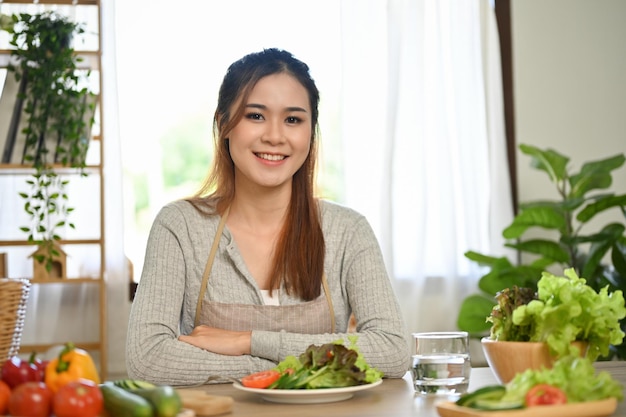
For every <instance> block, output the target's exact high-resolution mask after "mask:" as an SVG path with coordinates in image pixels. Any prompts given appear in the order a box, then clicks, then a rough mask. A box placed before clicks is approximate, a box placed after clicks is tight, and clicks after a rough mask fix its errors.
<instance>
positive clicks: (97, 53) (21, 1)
mask: <svg viewBox="0 0 626 417" xmlns="http://www.w3.org/2000/svg"><path fill="white" fill-rule="evenodd" d="M3 5H7V7H8V8H10V10H9V11H8V12H7V11H5V10H4V9H2V8H1V6H3ZM77 7H79V8H83V7H88V8H90V9H89V10H86V9H84V10H85V11H87V13H94V14H95V16H96V17H95V22H92V24H93V26H94V27H88V30H89V31H92V32H91V36H92V37H96V38H97V39H96V38H94V39H92V46H93V48H91V49H89V50H78V49H80V48H79V46H77V47H76V48H77V55H78V56H80V57H81V58H82V62H81V63H80V67H81V68H85V69H90V70H91V71H92V77H97V79H95V84H96V88H98V91H97V93H98V105H97V106H96V124H97V125H98V126H99V129H96V130H99V132H94V136H93V137H92V140H91V143H90V145H89V146H90V150H89V152H90V153H91V152H92V151H94V152H95V155H96V162H95V163H91V161H88V165H87V167H86V169H85V172H86V173H87V174H88V176H89V177H92V176H95V177H96V182H97V184H98V186H99V190H98V191H95V190H94V193H97V194H98V198H99V225H98V227H97V228H96V229H97V234H98V236H95V237H90V238H86V239H85V238H72V239H65V240H61V241H60V242H59V244H60V245H61V247H63V248H66V247H72V246H74V247H81V246H82V247H85V246H87V247H93V249H92V250H95V251H97V252H99V267H98V268H97V272H95V273H92V274H89V275H88V276H80V274H78V275H79V276H68V277H67V279H58V280H35V279H31V283H32V284H33V285H38V286H47V285H63V286H77V285H88V286H91V285H95V286H97V290H98V303H99V312H98V325H99V329H98V339H97V340H94V341H87V342H77V343H76V345H77V346H78V347H80V348H82V349H85V350H89V351H98V353H99V371H100V376H101V378H102V379H103V380H104V379H106V377H107V359H108V356H107V308H106V307H107V300H106V281H105V266H106V262H105V260H106V257H105V241H104V238H105V233H104V232H105V218H104V217H105V216H104V213H105V211H104V175H103V167H104V160H103V156H104V152H103V142H104V140H103V135H102V126H103V115H102V71H101V67H102V66H101V61H102V48H101V47H102V12H101V4H100V0H36V1H33V0H29V1H27V0H2V1H0V11H2V12H3V13H19V12H28V13H33V11H32V10H33V9H36V8H39V9H41V10H38V11H43V10H50V9H54V10H56V11H58V12H59V13H62V14H66V15H67V13H64V11H68V10H69V11H70V13H72V12H73V11H76V8H77ZM61 9H62V10H61ZM70 17H73V16H70ZM76 20H77V21H80V19H79V18H76ZM81 23H82V22H81ZM94 31H95V32H96V33H94ZM92 49H93V50H92ZM10 55H11V50H10V49H0V68H6V66H7V65H8V63H9V62H10ZM94 73H95V74H97V75H95V76H94V75H93V74H94ZM7 75H8V74H7ZM0 87H1V86H0ZM94 147H95V149H92V148H94ZM56 168H57V171H58V172H60V173H62V174H63V175H67V176H68V177H69V176H74V177H75V178H79V177H80V176H79V173H78V172H76V170H74V169H72V168H64V167H61V166H58V167H56ZM33 172H34V170H33V169H32V168H30V167H28V166H23V165H19V164H0V176H13V177H20V176H23V177H27V176H28V175H31V174H32V173H33ZM72 197H73V195H72V194H70V199H72V200H71V201H70V203H71V204H73V205H74V206H76V205H78V202H77V201H76V200H77V199H76V198H72ZM90 198H91V197H90ZM94 198H95V196H94ZM15 200H16V201H15V204H18V205H21V201H20V197H19V195H17V193H16V194H15ZM15 227H16V229H17V228H18V227H17V225H16V226H15ZM76 230H77V232H78V233H79V232H80V224H76ZM4 237H5V236H0V252H8V253H9V257H11V251H14V252H16V251H17V252H18V253H19V251H20V250H21V251H22V252H23V251H24V249H25V247H29V246H33V245H32V243H30V242H28V241H27V240H26V237H25V236H24V240H20V239H4ZM33 248H34V246H33ZM23 261H24V263H31V264H32V259H30V258H27V259H24V260H23ZM7 275H8V276H9V277H11V275H12V274H11V270H10V269H8V271H7ZM78 319H80V317H78ZM28 321H29V317H28V315H27V317H26V325H28ZM63 342H65V340H55V341H54V343H41V344H22V345H21V347H20V353H23V354H26V353H29V352H45V351H46V350H48V349H49V348H50V347H52V346H55V345H58V344H60V343H63Z"/></svg>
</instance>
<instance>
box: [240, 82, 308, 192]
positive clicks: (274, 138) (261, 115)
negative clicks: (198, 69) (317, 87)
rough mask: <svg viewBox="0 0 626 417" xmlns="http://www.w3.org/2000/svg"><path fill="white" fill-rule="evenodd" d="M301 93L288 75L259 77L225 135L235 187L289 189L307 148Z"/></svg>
mask: <svg viewBox="0 0 626 417" xmlns="http://www.w3.org/2000/svg"><path fill="white" fill-rule="evenodd" d="M311 129H312V128H311V108H310V106H309V96H308V93H307V91H306V89H305V88H304V87H303V86H302V84H300V83H299V82H298V81H297V80H296V79H295V78H294V77H292V76H291V75H288V74H284V73H281V74H273V75H268V76H267V77H263V78H261V79H260V80H259V81H258V82H257V84H256V85H255V86H254V88H253V89H252V92H251V94H250V97H249V98H248V101H247V102H246V103H245V109H244V113H243V117H242V118H241V120H240V121H239V122H238V123H237V124H236V125H235V127H234V129H233V130H232V131H231V132H230V134H229V135H228V137H229V140H230V141H229V147H230V148H229V149H230V155H231V158H232V159H233V162H234V164H235V181H236V184H237V186H242V185H244V184H245V185H247V186H253V187H254V186H260V187H267V188H275V187H285V186H288V187H291V181H292V177H293V175H294V174H295V173H296V171H297V170H298V169H300V167H301V166H302V164H303V163H304V161H305V159H306V157H307V155H308V154H309V149H310V146H311Z"/></svg>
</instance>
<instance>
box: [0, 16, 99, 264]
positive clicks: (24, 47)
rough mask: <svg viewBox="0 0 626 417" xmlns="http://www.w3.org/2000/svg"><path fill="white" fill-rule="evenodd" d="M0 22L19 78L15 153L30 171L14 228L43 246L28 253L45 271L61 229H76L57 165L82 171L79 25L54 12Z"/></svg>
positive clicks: (83, 82) (85, 113)
mask: <svg viewBox="0 0 626 417" xmlns="http://www.w3.org/2000/svg"><path fill="white" fill-rule="evenodd" d="M2 28H3V29H4V30H7V31H8V32H9V33H11V34H12V35H11V40H10V44H11V46H12V47H13V48H14V49H13V50H12V52H11V58H12V59H11V62H10V64H9V66H8V70H9V73H12V74H13V76H14V77H15V79H16V81H17V82H19V83H20V90H19V93H18V100H21V101H20V103H21V109H20V112H19V115H20V116H21V118H22V120H21V121H20V123H19V126H20V128H19V131H18V132H17V134H18V135H23V137H24V148H23V150H19V151H20V152H21V154H20V155H18V156H19V157H20V160H21V163H22V164H24V165H29V166H32V167H33V168H34V170H35V172H34V174H33V175H32V176H31V177H30V178H29V179H27V181H26V183H27V185H28V188H29V190H28V192H21V193H20V196H21V197H22V198H23V199H24V200H25V203H24V210H25V211H26V213H27V214H28V216H29V218H30V220H31V221H30V224H29V225H28V226H23V227H21V228H20V229H21V230H22V231H23V232H25V233H27V234H28V240H29V241H30V242H33V243H34V244H36V245H38V246H39V247H40V248H43V249H44V250H40V251H38V252H37V253H36V254H35V255H34V256H35V259H36V260H37V261H38V262H40V263H45V266H46V270H48V272H50V270H51V269H52V266H53V261H54V259H55V257H57V256H59V252H58V245H57V243H58V241H60V240H61V236H60V234H59V231H60V229H61V228H63V227H65V226H69V227H71V228H75V226H74V224H73V223H71V222H69V221H68V216H69V215H70V213H71V212H72V211H73V208H71V207H69V205H68V202H69V196H68V193H67V185H68V183H69V180H67V179H64V178H63V177H62V176H61V175H60V174H59V172H57V168H58V167H70V168H77V169H78V170H79V172H80V174H81V175H83V176H86V175H87V173H86V172H85V169H84V168H85V166H86V165H85V157H86V152H87V148H88V146H89V139H90V131H91V127H92V125H93V122H94V120H93V113H94V107H95V100H94V97H95V95H94V94H93V93H92V92H91V91H90V90H89V89H88V87H86V86H87V85H88V84H87V80H88V77H89V71H88V70H81V69H79V63H80V62H81V61H82V59H81V58H80V57H78V56H77V55H76V53H75V51H74V49H73V47H72V39H73V37H74V36H75V35H80V34H82V33H84V28H83V27H82V25H80V24H78V23H75V22H72V21H69V20H68V19H67V18H66V17H65V16H62V15H59V14H58V13H56V12H54V11H46V12H43V13H39V14H28V13H20V14H14V15H12V16H11V22H10V24H7V22H6V19H5V22H4V24H3V26H2Z"/></svg>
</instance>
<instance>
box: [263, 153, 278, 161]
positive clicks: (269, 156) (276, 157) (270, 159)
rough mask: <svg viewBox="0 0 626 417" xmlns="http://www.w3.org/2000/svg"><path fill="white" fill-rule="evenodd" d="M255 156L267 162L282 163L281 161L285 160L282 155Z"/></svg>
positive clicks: (266, 154) (265, 154) (264, 154)
mask: <svg viewBox="0 0 626 417" xmlns="http://www.w3.org/2000/svg"><path fill="white" fill-rule="evenodd" d="M256 156H258V157H259V158H261V159H266V160H268V161H282V160H283V159H285V156H284V155H272V154H269V153H257V154H256Z"/></svg>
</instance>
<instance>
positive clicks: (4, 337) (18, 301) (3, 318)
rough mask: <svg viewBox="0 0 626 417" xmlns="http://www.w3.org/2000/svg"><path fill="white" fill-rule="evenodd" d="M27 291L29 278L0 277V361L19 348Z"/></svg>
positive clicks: (16, 351)
mask: <svg viewBox="0 0 626 417" xmlns="http://www.w3.org/2000/svg"><path fill="white" fill-rule="evenodd" d="M29 293H30V281H29V280H27V279H15V278H0V361H2V362H0V363H4V361H5V360H7V359H9V358H10V357H12V356H14V355H17V353H18V351H19V350H20V341H21V338H22V329H23V328H24V318H25V317H26V302H27V301H28V294H29Z"/></svg>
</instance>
